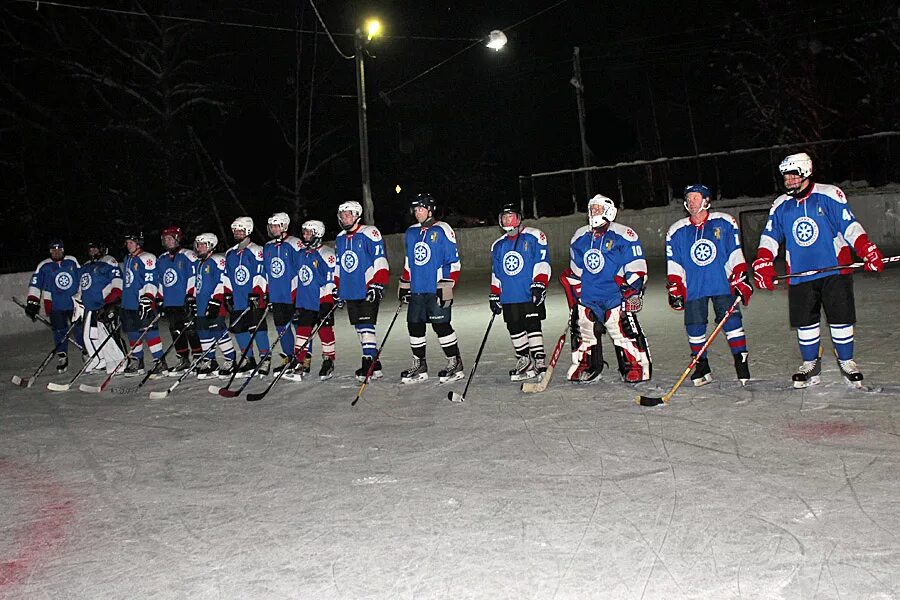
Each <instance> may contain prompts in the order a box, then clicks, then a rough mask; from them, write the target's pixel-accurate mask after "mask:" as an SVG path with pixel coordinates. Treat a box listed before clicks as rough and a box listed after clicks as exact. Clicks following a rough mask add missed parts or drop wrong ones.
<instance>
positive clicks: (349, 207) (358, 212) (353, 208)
mask: <svg viewBox="0 0 900 600" xmlns="http://www.w3.org/2000/svg"><path fill="white" fill-rule="evenodd" d="M345 211H346V212H351V213H353V214H354V215H355V216H356V219H355V220H354V221H353V223H352V224H350V225H349V226H348V225H344V224H343V223H342V222H341V213H342V212H345ZM362 214H363V208H362V204H360V203H359V202H356V201H354V200H350V201H348V202H343V203H341V205H340V206H338V211H337V216H338V224H339V225H340V226H341V227H343V228H344V229H347V230H350V229H352V228H353V227H354V226H355V225H356V224H357V223H359V220H360V218H362Z"/></svg>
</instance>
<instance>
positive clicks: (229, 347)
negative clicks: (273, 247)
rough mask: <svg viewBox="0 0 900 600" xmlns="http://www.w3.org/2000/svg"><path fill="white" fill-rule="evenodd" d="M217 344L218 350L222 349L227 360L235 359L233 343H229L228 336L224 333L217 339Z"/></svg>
mask: <svg viewBox="0 0 900 600" xmlns="http://www.w3.org/2000/svg"><path fill="white" fill-rule="evenodd" d="M220 335H221V334H220ZM218 346H219V350H221V351H222V354H224V355H225V358H227V359H228V360H234V359H235V354H234V344H232V343H231V338H230V337H228V336H227V335H226V336H225V337H224V338H223V339H220V340H218Z"/></svg>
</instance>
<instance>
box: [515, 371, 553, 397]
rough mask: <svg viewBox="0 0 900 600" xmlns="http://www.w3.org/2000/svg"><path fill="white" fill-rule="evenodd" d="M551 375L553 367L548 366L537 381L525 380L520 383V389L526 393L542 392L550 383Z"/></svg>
mask: <svg viewBox="0 0 900 600" xmlns="http://www.w3.org/2000/svg"><path fill="white" fill-rule="evenodd" d="M551 377H553V368H552V367H550V368H548V369H547V371H546V372H545V373H544V375H543V377H541V378H540V380H538V381H526V382H525V383H523V384H522V388H521V389H522V391H523V392H525V393H526V394H536V393H538V392H543V391H544V390H546V389H547V386H548V385H550V378H551Z"/></svg>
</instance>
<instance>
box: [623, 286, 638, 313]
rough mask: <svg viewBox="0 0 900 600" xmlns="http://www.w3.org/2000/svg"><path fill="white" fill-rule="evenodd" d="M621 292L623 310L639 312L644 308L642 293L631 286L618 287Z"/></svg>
mask: <svg viewBox="0 0 900 600" xmlns="http://www.w3.org/2000/svg"><path fill="white" fill-rule="evenodd" d="M619 290H620V291H621V292H622V310H624V311H625V312H630V313H635V312H640V310H641V309H642V308H644V294H643V292H640V291H638V290H636V289H634V288H633V287H631V286H622V287H621V288H619Z"/></svg>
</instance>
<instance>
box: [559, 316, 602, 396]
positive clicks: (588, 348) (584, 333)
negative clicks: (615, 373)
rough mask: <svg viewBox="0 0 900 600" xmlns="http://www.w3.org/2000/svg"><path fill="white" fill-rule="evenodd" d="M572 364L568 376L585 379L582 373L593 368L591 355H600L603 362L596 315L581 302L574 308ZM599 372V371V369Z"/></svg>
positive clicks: (571, 379) (573, 378)
mask: <svg viewBox="0 0 900 600" xmlns="http://www.w3.org/2000/svg"><path fill="white" fill-rule="evenodd" d="M571 318H572V323H571V326H572V365H571V366H570V367H569V370H568V373H567V377H568V379H569V380H570V381H583V379H582V374H583V373H585V372H586V371H588V370H590V369H591V362H590V361H591V360H592V359H591V356H592V355H594V354H596V355H599V356H600V363H601V364H602V362H603V356H602V350H600V349H599V348H598V349H597V351H596V352H593V350H594V348H595V347H598V338H597V335H596V331H595V329H594V326H595V322H594V315H593V313H592V312H591V311H590V309H588V308H586V307H584V306H582V305H581V304H579V305H578V306H576V307H574V308H573V309H572V317H571ZM594 360H596V359H594ZM597 373H598V374H599V371H597Z"/></svg>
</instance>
